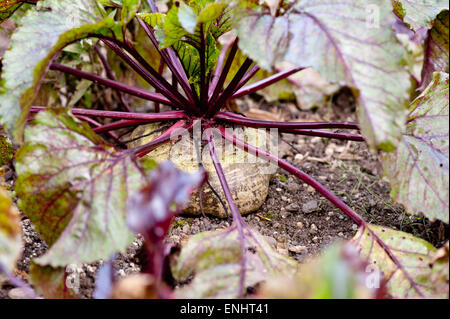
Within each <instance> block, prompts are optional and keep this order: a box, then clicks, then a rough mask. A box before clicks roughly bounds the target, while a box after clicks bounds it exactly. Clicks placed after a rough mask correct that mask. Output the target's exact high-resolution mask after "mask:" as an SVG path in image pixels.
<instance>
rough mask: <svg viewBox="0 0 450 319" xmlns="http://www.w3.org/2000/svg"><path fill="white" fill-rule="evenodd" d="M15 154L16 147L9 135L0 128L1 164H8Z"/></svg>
mask: <svg viewBox="0 0 450 319" xmlns="http://www.w3.org/2000/svg"><path fill="white" fill-rule="evenodd" d="M13 156H14V149H13V147H12V145H11V141H10V140H9V138H8V136H7V135H4V134H2V131H1V130H0V166H3V165H6V164H8V163H9V162H10V161H11V159H12V157H13Z"/></svg>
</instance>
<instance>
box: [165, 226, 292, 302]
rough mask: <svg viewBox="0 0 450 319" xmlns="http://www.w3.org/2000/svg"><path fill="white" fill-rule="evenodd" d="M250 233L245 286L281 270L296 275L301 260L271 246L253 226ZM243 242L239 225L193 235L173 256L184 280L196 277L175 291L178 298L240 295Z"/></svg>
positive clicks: (176, 274) (176, 271)
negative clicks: (235, 227) (286, 255)
mask: <svg viewBox="0 0 450 319" xmlns="http://www.w3.org/2000/svg"><path fill="white" fill-rule="evenodd" d="M251 233H252V234H246V236H245V241H246V242H245V245H246V249H245V251H246V256H245V258H246V263H245V287H251V286H254V285H256V284H257V283H260V282H261V281H264V280H266V279H268V278H270V277H272V276H275V275H277V274H282V273H283V274H285V275H287V276H289V275H291V276H292V275H293V274H294V273H295V271H296V269H297V263H296V261H294V260H293V259H290V258H288V257H285V256H282V255H280V254H279V253H277V252H276V251H275V250H273V249H272V247H270V245H269V244H268V243H267V242H266V241H265V239H264V238H263V237H262V236H261V235H259V234H258V233H256V232H255V231H253V230H251ZM242 258H243V256H242V251H241V242H240V239H239V236H238V232H237V230H236V229H223V230H217V231H210V232H203V233H200V234H197V235H195V236H192V237H190V238H189V240H188V242H187V243H186V244H185V245H184V246H183V247H182V249H181V253H180V255H179V256H177V257H176V258H175V259H173V260H172V265H171V269H172V274H173V276H174V278H175V279H176V280H178V281H180V282H183V281H186V280H187V279H188V278H189V277H190V276H191V275H193V274H194V275H195V276H194V279H192V281H191V282H190V283H189V284H187V285H185V286H183V287H182V288H180V289H179V290H177V291H175V296H176V297H178V298H237V297H238V296H239V283H240V276H241V272H242V271H243V269H242V268H243V267H242V264H241V262H242Z"/></svg>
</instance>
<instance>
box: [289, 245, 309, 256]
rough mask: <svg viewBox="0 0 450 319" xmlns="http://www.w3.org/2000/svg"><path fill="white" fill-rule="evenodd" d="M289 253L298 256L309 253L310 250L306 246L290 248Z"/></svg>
mask: <svg viewBox="0 0 450 319" xmlns="http://www.w3.org/2000/svg"><path fill="white" fill-rule="evenodd" d="M289 251H291V252H293V253H296V254H301V253H306V252H307V251H308V248H307V247H306V246H300V245H298V246H289Z"/></svg>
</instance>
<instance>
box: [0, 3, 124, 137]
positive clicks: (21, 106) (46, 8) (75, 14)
mask: <svg viewBox="0 0 450 319" xmlns="http://www.w3.org/2000/svg"><path fill="white" fill-rule="evenodd" d="M119 25H120V23H116V22H115V21H114V20H113V18H111V17H107V18H103V17H102V16H101V12H100V10H99V9H98V3H97V2H96V1H94V0H75V1H73V0H70V1H69V0H44V1H42V9H41V10H38V9H36V8H35V9H33V10H31V12H29V13H28V14H27V15H25V16H24V18H23V19H22V20H21V26H20V27H19V28H18V29H17V30H16V31H15V33H14V34H13V36H12V38H11V45H10V48H9V50H8V51H7V52H6V53H5V56H4V59H3V73H2V81H3V83H2V87H1V94H0V123H1V124H2V125H3V126H4V127H5V128H6V129H8V130H9V131H10V132H12V131H13V129H14V128H16V138H17V139H18V140H21V137H22V132H23V127H24V124H25V120H26V118H27V115H28V111H29V107H30V106H31V104H32V103H33V100H34V98H35V97H36V92H37V90H38V89H39V83H40V80H41V79H42V77H43V76H44V75H45V73H46V71H47V67H48V65H49V63H50V62H51V60H52V58H53V56H54V55H55V54H56V53H58V52H59V50H61V49H62V48H63V47H64V46H66V45H68V44H70V43H72V42H73V41H76V40H78V39H82V38H85V37H87V36H89V35H92V34H103V35H112V33H113V31H112V29H115V30H117V28H118V27H119ZM36 26H39V27H36ZM119 30H120V28H119ZM119 34H120V33H119ZM18 119H19V121H18Z"/></svg>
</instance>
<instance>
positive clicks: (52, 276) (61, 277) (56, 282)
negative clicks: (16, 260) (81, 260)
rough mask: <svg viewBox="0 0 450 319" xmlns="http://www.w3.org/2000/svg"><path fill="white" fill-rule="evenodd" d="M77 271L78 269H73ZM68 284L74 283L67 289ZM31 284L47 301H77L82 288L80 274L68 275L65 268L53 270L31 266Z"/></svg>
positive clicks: (51, 268) (33, 264)
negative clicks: (79, 290)
mask: <svg viewBox="0 0 450 319" xmlns="http://www.w3.org/2000/svg"><path fill="white" fill-rule="evenodd" d="M73 270H75V271H76V269H73ZM67 282H69V283H72V285H70V286H71V287H67V284H66V283H67ZM30 283H31V284H32V285H33V287H35V290H36V293H38V294H39V295H40V296H42V297H44V298H46V299H76V298H78V296H77V292H78V289H79V288H80V278H79V274H77V273H72V274H68V273H67V272H66V270H65V268H64V267H58V268H53V267H50V266H40V265H38V264H35V263H34V262H32V263H31V264H30Z"/></svg>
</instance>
